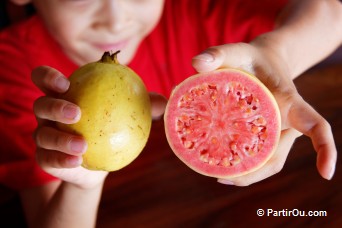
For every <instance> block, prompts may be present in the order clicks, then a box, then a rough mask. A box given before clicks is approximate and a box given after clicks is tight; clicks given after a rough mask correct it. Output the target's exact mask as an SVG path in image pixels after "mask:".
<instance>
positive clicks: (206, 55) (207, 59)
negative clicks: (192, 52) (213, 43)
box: [192, 47, 224, 72]
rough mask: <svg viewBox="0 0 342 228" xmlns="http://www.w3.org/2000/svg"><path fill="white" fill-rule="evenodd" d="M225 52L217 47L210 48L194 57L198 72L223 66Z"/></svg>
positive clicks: (193, 62) (194, 64)
mask: <svg viewBox="0 0 342 228" xmlns="http://www.w3.org/2000/svg"><path fill="white" fill-rule="evenodd" d="M223 60H224V54H223V53H221V51H220V49H218V48H216V47H212V48H209V49H207V50H205V51H204V52H202V53H200V54H199V55H196V56H195V57H194V58H193V59H192V66H193V67H194V68H195V70H196V71H197V72H208V71H213V70H216V69H218V68H220V67H221V66H222V63H223Z"/></svg>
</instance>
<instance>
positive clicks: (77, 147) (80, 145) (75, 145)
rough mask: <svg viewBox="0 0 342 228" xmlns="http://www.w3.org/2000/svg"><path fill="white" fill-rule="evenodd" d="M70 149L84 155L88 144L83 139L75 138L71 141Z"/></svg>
mask: <svg viewBox="0 0 342 228" xmlns="http://www.w3.org/2000/svg"><path fill="white" fill-rule="evenodd" d="M70 148H71V150H72V151H74V152H76V153H84V152H85V151H86V149H87V144H86V143H85V142H84V140H82V139H77V138H73V139H72V140H71V141H70Z"/></svg>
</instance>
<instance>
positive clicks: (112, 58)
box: [100, 50, 120, 64]
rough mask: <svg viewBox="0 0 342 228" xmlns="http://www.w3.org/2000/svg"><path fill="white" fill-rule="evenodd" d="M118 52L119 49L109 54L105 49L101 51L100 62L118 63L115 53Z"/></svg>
mask: <svg viewBox="0 0 342 228" xmlns="http://www.w3.org/2000/svg"><path fill="white" fill-rule="evenodd" d="M119 53H120V50H118V51H116V52H114V53H113V54H110V52H109V51H106V52H105V53H103V55H102V57H101V60H100V62H102V63H116V64H119V61H118V57H117V55H118V54H119Z"/></svg>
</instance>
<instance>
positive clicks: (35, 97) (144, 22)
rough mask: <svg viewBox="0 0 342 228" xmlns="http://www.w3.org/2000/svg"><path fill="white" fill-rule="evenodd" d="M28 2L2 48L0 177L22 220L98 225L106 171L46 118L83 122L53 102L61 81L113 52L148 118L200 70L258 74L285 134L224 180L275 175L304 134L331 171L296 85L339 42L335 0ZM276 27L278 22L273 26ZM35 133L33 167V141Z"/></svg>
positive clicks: (323, 137) (328, 149)
mask: <svg viewBox="0 0 342 228" xmlns="http://www.w3.org/2000/svg"><path fill="white" fill-rule="evenodd" d="M12 1H13V2H16V3H18V4H24V3H27V2H29V0H12ZM33 3H34V5H35V7H36V10H37V14H38V16H34V17H32V18H30V19H29V20H28V21H26V22H23V23H21V24H18V25H16V26H14V27H11V28H9V29H8V30H5V31H3V32H2V33H1V34H0V39H1V42H0V43H1V45H0V50H1V53H4V54H1V56H0V64H1V67H0V70H1V71H2V72H1V79H0V80H1V81H0V87H1V88H0V91H1V99H3V100H2V102H1V104H0V105H1V106H0V109H1V111H2V112H1V121H2V122H1V131H0V132H1V136H2V137H1V138H3V139H4V140H5V141H6V142H7V143H6V145H1V147H2V148H1V152H2V153H1V169H0V177H1V178H0V180H1V183H2V184H5V185H7V186H9V187H12V188H14V189H17V190H18V191H20V195H21V199H22V202H23V207H24V211H25V213H26V216H27V221H28V224H29V225H31V226H38V225H41V226H44V227H51V226H55V227H58V226H60V227H87V226H93V225H94V223H95V220H96V211H97V206H98V203H99V199H100V195H101V190H102V185H103V182H104V180H105V177H106V175H107V173H106V172H95V171H89V170H85V169H83V168H82V167H80V166H79V165H80V163H81V162H82V157H81V155H82V154H83V153H84V152H85V151H86V148H87V144H86V142H85V141H84V140H83V139H82V138H81V137H79V136H75V135H70V134H67V133H65V132H61V131H59V130H56V129H55V128H54V127H53V121H58V122H64V123H73V122H77V120H78V119H79V118H80V115H81V110H80V109H79V108H78V107H77V106H76V105H74V104H71V103H69V102H67V101H64V100H59V99H57V98H56V95H57V94H58V93H62V92H65V91H66V90H67V89H68V86H69V81H68V80H67V79H66V77H65V76H69V75H70V74H71V72H72V71H73V70H75V69H76V68H77V67H78V66H80V65H83V64H85V63H87V62H91V61H96V60H98V59H99V58H100V57H101V55H102V53H103V52H104V51H106V50H118V49H120V50H121V53H120V55H119V61H120V62H121V63H122V64H128V65H129V66H130V67H131V68H133V69H134V70H135V71H136V72H137V73H138V74H139V75H140V76H141V77H142V79H143V80H144V82H145V84H146V85H147V87H148V89H149V90H150V91H153V92H154V93H151V100H152V104H153V107H152V113H153V116H154V117H156V118H157V117H158V116H160V115H162V113H163V108H164V106H165V102H166V100H165V99H164V98H163V97H162V96H160V95H157V94H162V95H164V96H166V97H167V96H168V95H169V93H170V90H171V89H172V87H174V86H175V85H176V84H178V83H179V82H181V81H182V80H184V79H185V78H186V77H187V76H189V75H191V74H193V73H195V72H196V71H198V72H203V71H211V70H215V69H217V68H224V67H235V68H240V69H243V70H246V71H249V72H251V73H253V74H255V75H256V76H257V77H259V78H260V79H261V80H262V81H263V82H264V83H265V85H266V86H267V87H268V88H269V89H270V90H271V91H272V93H273V94H274V95H275V97H276V100H277V102H278V104H279V107H280V110H281V115H282V129H283V131H282V135H281V140H280V144H279V147H278V148H277V151H276V153H275V155H274V156H273V157H272V158H271V159H270V161H269V162H268V163H267V164H266V165H265V166H264V167H263V168H261V169H260V170H257V171H255V172H254V173H251V174H248V175H246V176H243V177H237V178H234V179H231V180H219V181H220V182H221V183H225V184H234V185H240V186H243V185H249V184H252V183H254V182H257V181H260V180H262V179H264V178H267V177H269V176H271V175H273V174H275V173H277V172H278V171H280V170H281V168H282V166H283V164H284V162H285V160H286V157H287V154H288V153H289V150H290V148H291V146H292V144H293V142H294V140H295V139H296V138H297V137H298V136H299V135H300V134H301V133H304V134H305V135H308V136H309V137H310V138H311V139H312V142H313V145H314V148H315V150H316V151H317V152H318V157H317V168H318V170H319V172H320V174H321V175H322V177H324V178H326V179H331V177H332V176H333V173H334V167H335V163H336V154H337V153H336V148H335V145H334V141H333V136H332V133H331V130H330V126H329V124H328V123H327V122H326V121H325V120H324V119H323V118H322V117H321V116H320V115H319V114H318V113H317V112H316V111H315V110H314V109H313V108H312V107H311V106H310V105H309V104H307V103H306V102H305V101H304V100H303V99H302V98H301V97H300V95H299V94H298V93H297V91H296V88H295V86H294V84H293V82H292V80H293V79H294V78H295V77H297V76H298V75H299V74H300V73H302V72H303V71H305V70H306V69H308V68H309V67H311V66H313V65H314V64H315V63H317V62H319V61H320V60H322V59H323V58H325V57H326V56H327V55H329V54H330V53H331V52H332V51H333V50H334V49H335V48H337V47H338V46H339V45H340V44H341V37H342V26H341V21H342V6H341V3H340V2H339V1H337V0H298V1H293V2H292V1H291V2H290V3H287V2H286V1H285V0H283V1H274V0H263V1H254V0H249V1H247V0H246V1H241V0H229V1H228V0H224V1H210V0H200V1H199V0H165V2H164V1H163V0H143V1H135V0H103V1H96V0H65V1H59V0H50V1H43V0H33ZM285 4H287V7H286V8H285V10H283V11H282V13H281V14H280V15H281V16H280V17H277V16H278V15H279V12H280V10H281V9H282V8H283V7H284V6H285ZM163 9H164V11H163ZM276 20H277V23H276V25H277V27H276V29H274V30H273V31H271V30H272V29H273V27H274V25H275V21H276ZM323 39H324V42H322V40H323ZM203 50H204V51H203ZM199 53H201V54H199ZM191 60H192V66H191V63H190V61H191ZM41 65H45V66H41ZM192 67H193V68H192ZM31 71H32V81H33V83H34V85H33V84H32V83H31V81H30V78H29V75H30V74H31ZM44 94H45V95H44ZM32 105H33V110H32V109H31V107H32ZM33 112H34V114H35V115H34V114H33ZM35 117H36V118H37V120H38V127H37V128H36V124H35V121H34V118H35ZM34 129H36V130H35V134H34V139H35V142H36V145H37V149H36V156H37V160H38V163H39V166H38V165H37V163H36V162H35V159H34V157H35V155H34V154H35V153H34V148H35V147H34V141H33V140H31V138H30V137H31V134H32V132H33V131H34ZM297 130H298V131H297ZM299 132H301V133H299ZM41 168H42V169H41ZM42 170H44V171H45V172H44V171H42ZM47 173H48V174H47ZM78 202H82V204H83V205H87V206H86V207H81V206H80V204H79V203H78Z"/></svg>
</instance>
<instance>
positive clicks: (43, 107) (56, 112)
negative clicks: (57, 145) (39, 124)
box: [33, 97, 81, 124]
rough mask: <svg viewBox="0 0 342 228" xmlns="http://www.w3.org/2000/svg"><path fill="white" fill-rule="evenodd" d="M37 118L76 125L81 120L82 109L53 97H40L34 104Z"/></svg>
mask: <svg viewBox="0 0 342 228" xmlns="http://www.w3.org/2000/svg"><path fill="white" fill-rule="evenodd" d="M33 111H34V113H35V115H36V117H37V118H39V119H46V120H52V121H58V122H61V123H66V124H71V123H76V122H77V121H79V119H80V118H81V109H80V108H79V107H78V106H77V105H75V104H73V103H71V102H68V101H65V100H61V99H55V98H52V97H40V98H38V99H37V100H36V101H35V102H34V104H33Z"/></svg>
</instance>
